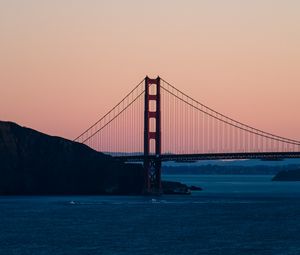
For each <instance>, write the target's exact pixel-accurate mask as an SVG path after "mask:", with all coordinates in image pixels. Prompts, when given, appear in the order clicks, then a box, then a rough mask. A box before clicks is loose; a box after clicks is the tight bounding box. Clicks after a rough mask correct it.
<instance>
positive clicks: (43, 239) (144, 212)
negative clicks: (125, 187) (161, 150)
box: [0, 175, 300, 255]
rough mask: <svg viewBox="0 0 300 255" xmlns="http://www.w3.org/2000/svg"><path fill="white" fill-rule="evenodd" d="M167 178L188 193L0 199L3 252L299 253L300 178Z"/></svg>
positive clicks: (0, 247) (39, 254)
mask: <svg viewBox="0 0 300 255" xmlns="http://www.w3.org/2000/svg"><path fill="white" fill-rule="evenodd" d="M271 178H272V176H270V175H259V176H254V175H164V176H163V179H165V180H175V181H181V182H184V183H187V184H189V185H197V186H201V187H203V188H204V190H203V191H196V192H193V194H192V195H191V196H171V195H169V196H161V197H137V196H31V197H30V196H29V197H28V196H27V197H21V196H20V197H0V255H6V254H18V255H19V254H22V255H27V254H28V255H35V254H36V255H48V254H55V255H62V254H67V255H68V254H70V255H77V254H78V255H85V254H124V255H125V254H126V255H129V254H141V255H143V254H149V255H150V254H171V255H176V254H188V255H192V254H224V255H230V254H235V255H245V254H251V255H252V254H253V255H254V254H255V255H260V254H272V255H276V254H280V255H286V254H290V255H298V254H300V182H271Z"/></svg>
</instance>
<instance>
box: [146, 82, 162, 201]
mask: <svg viewBox="0 0 300 255" xmlns="http://www.w3.org/2000/svg"><path fill="white" fill-rule="evenodd" d="M150 88H151V89H150ZM160 99H161V96H160V78H159V77H157V78H156V79H150V78H149V77H148V76H146V78H145V113H144V169H145V184H144V193H145V194H155V195H160V194H161V193H162V186H161V111H160V105H161V103H160ZM150 106H152V108H154V109H150ZM151 119H152V120H154V121H152V122H151ZM150 122H151V124H152V125H150ZM154 122H155V124H154ZM153 128H154V130H152V129H153ZM151 141H154V142H155V143H154V147H155V148H154V150H153V146H151Z"/></svg>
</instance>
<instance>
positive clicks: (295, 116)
mask: <svg viewBox="0 0 300 255" xmlns="http://www.w3.org/2000/svg"><path fill="white" fill-rule="evenodd" d="M299 10H300V2H299V1H293V0H289V1H276V0H275V1H271V0H264V1H261V0H260V1H259V0H254V1H238V0H229V1H222V0H219V1H217V0H214V1H208V0H207V1H196V0H191V1H174V0H173V1H171V0H166V1H158V0H155V1H140V0H139V1H138V0H129V1H108V0H103V1H72V2H69V1H58V0H54V1H38V0H28V1H16V0H11V1H8V0H7V1H1V2H0V32H1V33H0V46H1V47H0V92H1V100H0V120H9V121H14V122H17V123H19V124H20V125H24V126H28V127H31V128H34V129H37V130H40V131H42V132H45V133H49V134H51V135H58V136H62V137H66V138H69V139H73V138H75V137H76V136H77V135H78V134H80V133H81V132H82V131H83V130H84V129H86V128H87V127H88V126H89V125H90V124H92V123H93V122H95V121H96V120H97V119H98V118H99V117H101V116H102V115H104V114H105V113H106V112H107V111H109V110H110V109H111V108H112V107H113V106H114V105H115V104H116V103H117V102H118V101H120V99H122V98H123V97H124V96H125V94H127V93H128V92H129V91H130V90H131V89H132V88H133V87H134V86H135V85H136V84H137V83H139V82H140V81H141V80H142V79H143V78H144V77H145V76H146V75H149V76H150V77H156V76H157V75H159V76H161V77H163V78H164V79H166V80H167V81H169V82H171V83H172V84H174V85H175V86H176V87H178V88H179V89H180V90H183V91H185V92H186V93H187V94H189V95H191V96H192V97H194V98H195V99H196V100H199V101H201V102H203V103H204V104H206V105H208V106H210V107H212V108H214V109H216V110H218V111H220V112H222V113H224V114H226V115H228V116H231V117H233V118H235V119H238V120H240V121H241V122H244V123H247V124H249V125H252V126H255V127H257V128H260V129H263V130H266V131H268V132H271V133H275V134H278V135H282V136H285V137H289V138H293V139H297V140H300V118H299V113H298V111H299V109H300V100H299V95H300V47H299V46H300V15H299Z"/></svg>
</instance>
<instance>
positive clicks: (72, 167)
mask: <svg viewBox="0 0 300 255" xmlns="http://www.w3.org/2000/svg"><path fill="white" fill-rule="evenodd" d="M142 183H143V170H142V167H141V166H140V165H134V164H123V163H120V162H117V161H116V160H114V159H113V158H112V157H110V156H107V155H104V154H102V153H99V152H96V151H94V150H92V149H90V148H89V147H87V146H85V145H83V144H79V143H76V142H72V141H69V140H66V139H63V138H60V137H53V136H49V135H45V134H43V133H40V132H37V131H35V130H32V129H29V128H24V127H20V126H19V125H17V124H15V123H12V122H3V121H0V194H1V195H5V194H140V193H141V191H142Z"/></svg>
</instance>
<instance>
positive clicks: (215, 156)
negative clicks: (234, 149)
mask: <svg viewBox="0 0 300 255" xmlns="http://www.w3.org/2000/svg"><path fill="white" fill-rule="evenodd" d="M150 157H151V158H152V159H154V158H156V156H155V155H151V156H150ZM115 158H117V159H119V160H122V161H125V162H141V161H143V160H144V155H127V156H117V157H115ZM287 158H300V152H248V153H247V152H245V153H244V152H241V153H211V154H210V153H206V154H163V155H161V156H160V159H161V160H162V161H197V160H221V159H223V160H224V159H225V160H226V159H263V160H280V159H287Z"/></svg>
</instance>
